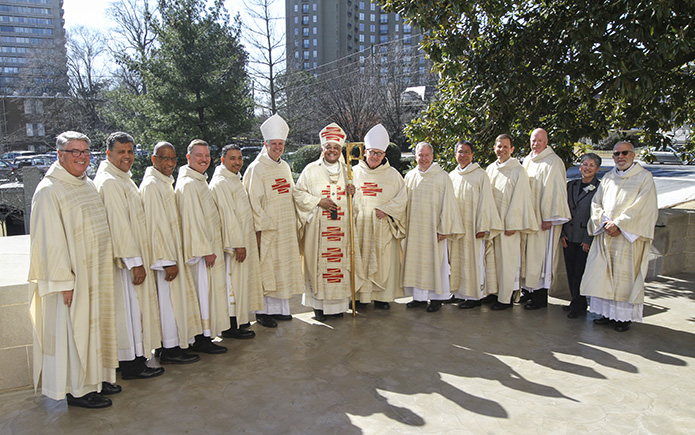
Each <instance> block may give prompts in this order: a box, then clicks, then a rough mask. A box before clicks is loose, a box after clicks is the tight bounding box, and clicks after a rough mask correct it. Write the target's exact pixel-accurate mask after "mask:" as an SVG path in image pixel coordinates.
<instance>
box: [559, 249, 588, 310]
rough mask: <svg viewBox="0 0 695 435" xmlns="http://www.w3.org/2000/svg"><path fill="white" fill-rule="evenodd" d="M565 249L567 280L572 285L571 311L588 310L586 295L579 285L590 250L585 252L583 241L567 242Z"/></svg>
mask: <svg viewBox="0 0 695 435" xmlns="http://www.w3.org/2000/svg"><path fill="white" fill-rule="evenodd" d="M564 251H565V267H566V268H567V281H568V282H569V285H570V294H571V295H572V302H570V311H573V312H575V313H580V312H582V311H586V307H587V305H586V296H581V295H580V294H579V285H580V284H581V283H582V275H584V268H586V258H587V256H588V255H589V253H588V252H584V250H583V249H582V244H581V243H574V242H567V247H566V248H564Z"/></svg>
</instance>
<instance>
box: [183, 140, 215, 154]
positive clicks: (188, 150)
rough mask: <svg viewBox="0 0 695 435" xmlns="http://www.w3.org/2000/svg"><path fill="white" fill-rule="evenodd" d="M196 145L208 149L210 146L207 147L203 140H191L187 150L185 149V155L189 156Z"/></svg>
mask: <svg viewBox="0 0 695 435" xmlns="http://www.w3.org/2000/svg"><path fill="white" fill-rule="evenodd" d="M196 145H200V146H206V147H208V148H209V147H210V145H208V143H207V142H205V141H204V140H203V139H193V140H192V141H191V143H189V144H188V148H187V149H186V154H190V153H191V151H193V147H195V146H196Z"/></svg>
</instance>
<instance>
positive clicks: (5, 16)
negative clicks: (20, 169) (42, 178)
mask: <svg viewBox="0 0 695 435" xmlns="http://www.w3.org/2000/svg"><path fill="white" fill-rule="evenodd" d="M63 24H64V22H63V0H12V1H6V0H0V149H2V150H3V151H4V150H5V149H7V148H29V149H33V148H34V147H35V145H36V144H38V143H43V142H45V140H46V138H45V136H46V131H45V127H44V123H43V116H42V115H43V111H44V104H47V103H50V99H52V98H55V96H56V95H57V94H59V93H61V92H62V93H65V92H66V90H67V72H66V55H65V31H64V29H63Z"/></svg>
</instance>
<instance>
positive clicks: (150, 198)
mask: <svg viewBox="0 0 695 435" xmlns="http://www.w3.org/2000/svg"><path fill="white" fill-rule="evenodd" d="M174 169H176V149H175V148H174V146H173V145H172V144H170V143H169V142H159V143H157V145H155V147H154V150H153V151H152V166H150V167H148V168H147V169H145V176H144V177H143V178H142V183H140V196H141V197H142V202H143V206H144V208H145V228H147V234H148V235H149V237H150V241H151V243H150V248H151V249H152V251H151V254H150V262H151V264H150V265H149V269H150V270H152V272H153V273H154V275H155V280H156V283H157V295H158V296H159V297H158V300H159V317H160V321H161V328H162V348H161V350H158V351H157V352H155V353H156V354H157V355H158V356H159V362H160V363H161V364H190V363H194V362H196V361H198V360H200V356H198V355H196V354H192V353H188V352H187V351H186V348H188V344H189V343H190V342H192V341H193V339H194V337H195V336H196V335H198V334H201V333H202V332H203V326H202V323H201V320H200V308H199V307H198V296H197V295H196V293H195V284H194V283H193V278H192V277H191V273H190V271H189V270H188V266H186V262H185V260H184V259H183V246H182V241H181V220H180V218H179V210H178V208H177V206H176V194H175V193H174V186H173V185H174V177H173V176H172V174H173V172H174Z"/></svg>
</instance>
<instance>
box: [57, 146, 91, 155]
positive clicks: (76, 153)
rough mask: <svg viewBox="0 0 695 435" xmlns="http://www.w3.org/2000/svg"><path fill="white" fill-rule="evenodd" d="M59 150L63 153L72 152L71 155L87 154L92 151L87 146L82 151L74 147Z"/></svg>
mask: <svg viewBox="0 0 695 435" xmlns="http://www.w3.org/2000/svg"><path fill="white" fill-rule="evenodd" d="M61 151H62V152H64V153H70V154H72V156H73V157H80V156H89V155H90V154H91V153H92V150H90V149H89V148H87V149H86V150H82V151H80V150H75V149H72V150H61Z"/></svg>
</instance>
